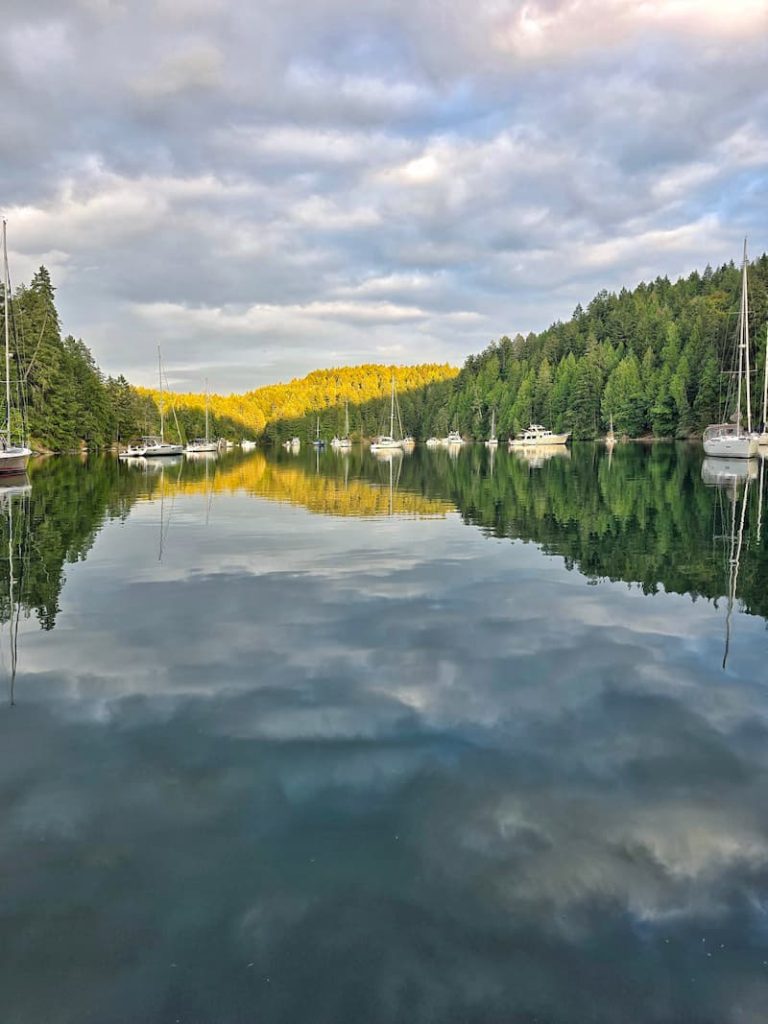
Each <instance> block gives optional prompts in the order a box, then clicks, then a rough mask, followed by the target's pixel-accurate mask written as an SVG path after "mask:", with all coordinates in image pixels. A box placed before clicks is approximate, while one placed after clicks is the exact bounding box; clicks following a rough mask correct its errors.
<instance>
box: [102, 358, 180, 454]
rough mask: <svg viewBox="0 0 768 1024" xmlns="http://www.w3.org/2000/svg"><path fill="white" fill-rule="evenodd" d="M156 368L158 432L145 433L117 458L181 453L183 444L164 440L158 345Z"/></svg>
mask: <svg viewBox="0 0 768 1024" xmlns="http://www.w3.org/2000/svg"><path fill="white" fill-rule="evenodd" d="M157 369H158V376H159V379H160V380H159V382H160V400H159V403H158V404H159V406H160V434H159V436H158V435H155V434H151V435H147V436H146V437H142V439H141V443H140V444H134V445H129V446H128V447H127V448H126V449H125V451H122V452H120V453H119V454H118V458H119V459H135V458H144V459H149V458H157V457H158V456H166V455H183V453H184V446H183V445H181V444H171V443H170V442H169V441H166V440H165V403H164V400H163V357H162V355H161V354H160V346H159V345H158V346H157ZM173 416H174V419H176V410H175V409H174V410H173ZM176 430H177V431H178V432H179V434H181V431H179V421H178V420H176Z"/></svg>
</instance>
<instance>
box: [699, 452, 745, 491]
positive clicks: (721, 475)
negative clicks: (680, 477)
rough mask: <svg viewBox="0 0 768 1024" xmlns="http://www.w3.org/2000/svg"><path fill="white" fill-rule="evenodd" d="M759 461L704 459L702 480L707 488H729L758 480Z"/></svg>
mask: <svg viewBox="0 0 768 1024" xmlns="http://www.w3.org/2000/svg"><path fill="white" fill-rule="evenodd" d="M757 473H758V463H757V459H715V458H709V457H707V456H705V457H704V460H703V461H702V463H701V479H702V481H703V482H704V483H705V484H706V485H707V487H729V486H732V485H733V484H736V483H743V482H744V481H745V480H756V479H757Z"/></svg>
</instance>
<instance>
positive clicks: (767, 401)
mask: <svg viewBox="0 0 768 1024" xmlns="http://www.w3.org/2000/svg"><path fill="white" fill-rule="evenodd" d="M761 429H762V431H763V433H765V432H766V430H768V324H766V325H765V366H764V367H763V422H762V425H761Z"/></svg>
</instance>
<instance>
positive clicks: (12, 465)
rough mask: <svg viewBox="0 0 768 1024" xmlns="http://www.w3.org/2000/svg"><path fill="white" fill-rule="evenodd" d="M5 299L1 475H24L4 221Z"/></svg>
mask: <svg viewBox="0 0 768 1024" xmlns="http://www.w3.org/2000/svg"><path fill="white" fill-rule="evenodd" d="M3 298H4V309H3V312H4V320H5V431H4V432H0V473H23V472H24V471H25V470H26V468H27V463H28V462H29V457H30V455H31V454H32V449H31V448H28V447H27V446H26V445H25V444H24V443H23V439H22V443H21V444H14V443H13V434H12V431H11V409H12V403H11V344H10V337H11V336H10V322H11V275H10V273H9V271H8V245H7V242H6V223H5V221H3ZM19 433H21V431H19Z"/></svg>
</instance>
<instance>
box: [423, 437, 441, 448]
mask: <svg viewBox="0 0 768 1024" xmlns="http://www.w3.org/2000/svg"><path fill="white" fill-rule="evenodd" d="M426 445H427V448H439V447H440V438H439V437H428V438H427V440H426Z"/></svg>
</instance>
